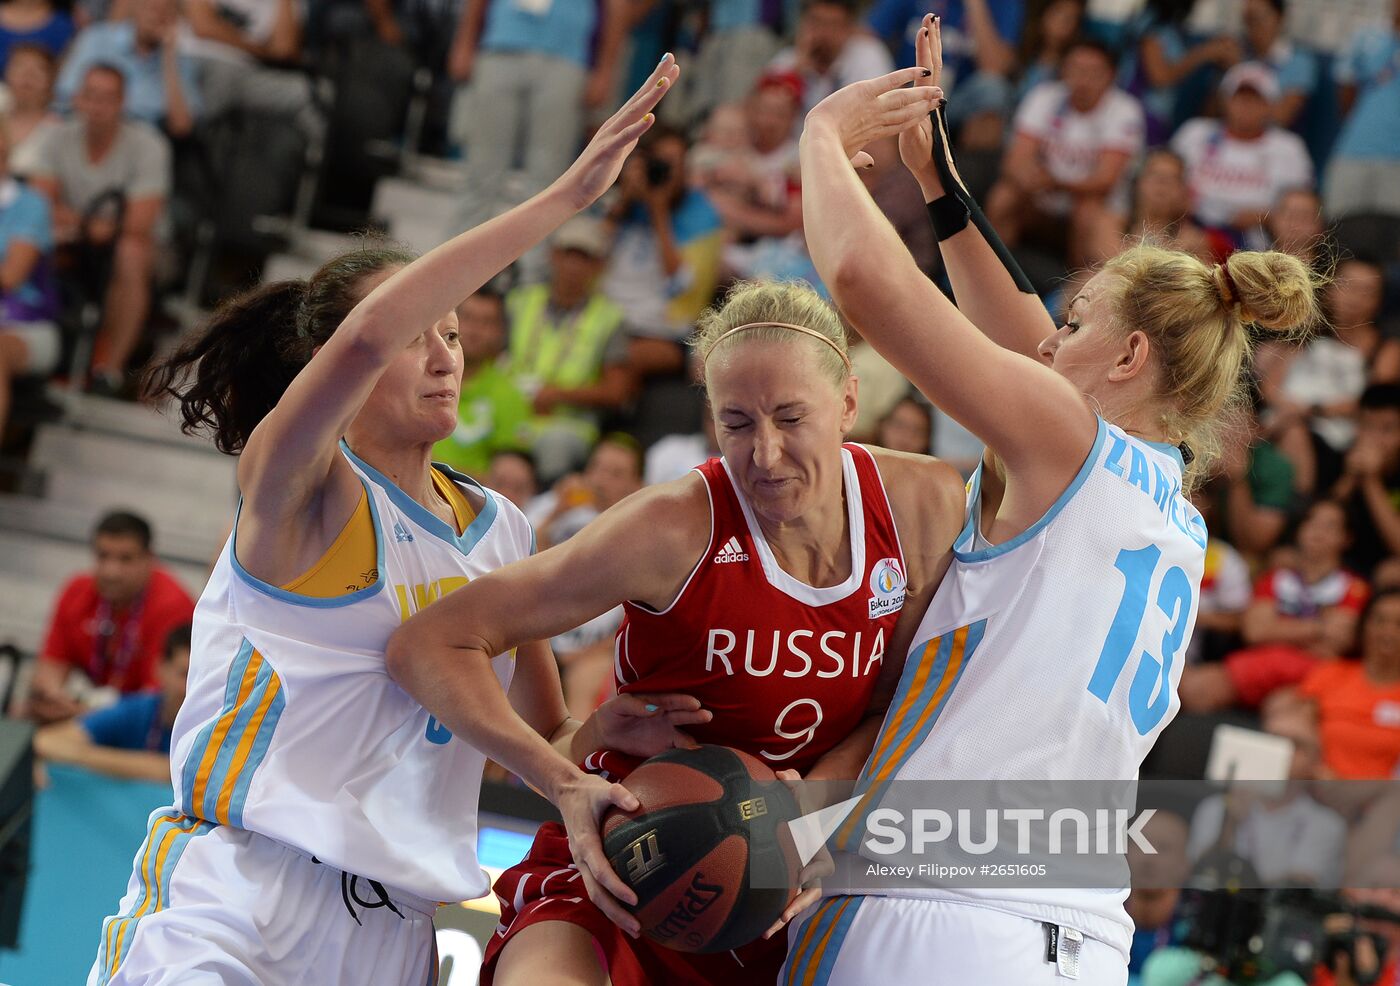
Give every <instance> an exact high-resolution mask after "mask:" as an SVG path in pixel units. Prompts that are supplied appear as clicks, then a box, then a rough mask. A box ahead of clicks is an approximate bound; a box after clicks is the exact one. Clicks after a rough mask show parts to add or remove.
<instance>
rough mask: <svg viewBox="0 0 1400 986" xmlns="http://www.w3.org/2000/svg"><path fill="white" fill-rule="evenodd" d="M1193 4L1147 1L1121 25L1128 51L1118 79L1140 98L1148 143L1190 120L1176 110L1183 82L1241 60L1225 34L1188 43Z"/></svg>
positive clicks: (1181, 0)
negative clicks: (1129, 46)
mask: <svg viewBox="0 0 1400 986" xmlns="http://www.w3.org/2000/svg"><path fill="white" fill-rule="evenodd" d="M1195 5H1196V4H1195V0H1149V2H1148V4H1147V8H1146V9H1145V10H1144V11H1143V12H1142V13H1141V14H1139V15H1137V16H1136V17H1135V18H1134V19H1133V20H1132V21H1131V22H1130V23H1129V24H1128V26H1127V30H1126V34H1127V36H1128V38H1129V39H1130V40H1131V41H1132V45H1133V50H1132V53H1131V55H1130V57H1129V59H1128V61H1127V63H1126V64H1125V66H1124V75H1125V76H1126V77H1127V78H1128V80H1129V81H1128V87H1129V89H1130V91H1133V92H1141V93H1142V103H1143V108H1144V109H1145V111H1146V114H1147V120H1148V132H1149V137H1150V140H1151V142H1152V143H1153V144H1157V143H1160V142H1162V140H1164V139H1165V138H1166V136H1167V135H1168V134H1170V133H1171V131H1172V129H1173V126H1174V124H1175V121H1176V120H1179V119H1182V118H1183V117H1184V116H1187V115H1190V114H1189V113H1183V112H1182V107H1180V106H1178V102H1179V93H1180V88H1179V87H1180V86H1181V84H1182V83H1183V82H1185V81H1186V80H1187V79H1188V78H1190V77H1191V76H1192V75H1193V74H1195V73H1196V72H1197V71H1199V70H1201V69H1203V68H1206V67H1216V68H1219V69H1221V70H1223V69H1227V68H1229V67H1230V66H1231V65H1234V64H1235V63H1236V62H1238V61H1239V60H1240V58H1241V57H1243V53H1242V52H1241V50H1240V44H1239V42H1238V41H1236V40H1235V39H1234V38H1232V37H1229V36H1228V35H1219V36H1217V37H1213V38H1207V39H1205V40H1203V41H1200V42H1195V43H1193V42H1192V41H1191V39H1190V37H1189V35H1188V33H1187V29H1186V19H1187V17H1189V16H1190V14H1191V10H1192V8H1193V7H1195Z"/></svg>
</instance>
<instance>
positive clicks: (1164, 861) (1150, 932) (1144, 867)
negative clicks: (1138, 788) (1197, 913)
mask: <svg viewBox="0 0 1400 986" xmlns="http://www.w3.org/2000/svg"><path fill="white" fill-rule="evenodd" d="M1153 807H1156V806H1153ZM1189 831H1190V830H1189V827H1188V826H1187V824H1186V819H1184V818H1182V817H1181V815H1179V814H1177V812H1175V811H1172V810H1171V809H1168V808H1156V810H1155V811H1154V812H1153V813H1152V817H1150V818H1148V819H1147V821H1146V823H1145V824H1144V825H1143V826H1142V835H1143V838H1144V840H1145V841H1146V842H1147V844H1148V845H1150V846H1152V848H1153V849H1154V850H1155V851H1154V852H1151V853H1148V852H1144V851H1143V850H1142V847H1140V846H1138V845H1137V844H1136V840H1129V842H1128V852H1127V858H1128V872H1129V873H1130V874H1131V875H1132V880H1131V885H1132V889H1131V890H1130V891H1129V892H1128V898H1127V900H1125V901H1124V902H1123V908H1124V910H1126V911H1127V912H1128V917H1129V918H1131V919H1132V922H1133V941H1132V945H1131V946H1130V949H1129V955H1128V982H1129V984H1138V983H1140V982H1141V980H1140V978H1139V977H1140V975H1141V973H1142V968H1143V965H1144V964H1145V963H1146V962H1147V960H1148V958H1149V957H1150V956H1151V955H1152V954H1153V953H1154V952H1158V951H1161V950H1163V949H1169V948H1171V947H1172V946H1173V945H1175V944H1176V941H1177V935H1178V933H1179V932H1178V930H1177V928H1176V927H1175V922H1174V921H1173V920H1172V918H1173V912H1174V911H1175V909H1176V902H1177V900H1178V899H1180V897H1181V887H1183V886H1184V885H1185V884H1186V881H1187V879H1188V878H1189V877H1190V875H1191V859H1190V857H1189V856H1187V854H1186V841H1187V837H1188V833H1189Z"/></svg>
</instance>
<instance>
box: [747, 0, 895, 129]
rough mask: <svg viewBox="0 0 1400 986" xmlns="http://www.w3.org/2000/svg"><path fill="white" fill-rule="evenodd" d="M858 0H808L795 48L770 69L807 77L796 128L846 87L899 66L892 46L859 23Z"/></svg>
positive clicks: (776, 58) (778, 59)
mask: <svg viewBox="0 0 1400 986" xmlns="http://www.w3.org/2000/svg"><path fill="white" fill-rule="evenodd" d="M862 6H863V5H862V4H860V3H858V2H857V0H806V2H805V3H804V4H803V5H802V18H801V20H799V21H798V22H797V38H796V41H795V43H794V44H793V46H792V47H791V48H786V49H784V50H783V51H780V52H778V54H777V56H776V57H775V58H774V59H773V61H772V63H771V64H770V65H769V68H770V70H773V71H779V72H785V71H792V72H796V73H797V74H798V75H799V76H800V77H801V79H802V84H803V93H802V112H801V113H800V114H799V115H798V118H797V124H796V130H797V132H798V133H799V134H800V132H801V130H802V121H803V120H804V119H805V118H806V116H807V113H808V111H809V110H811V108H812V107H813V106H816V105H817V104H818V103H820V102H821V101H822V100H823V99H825V98H826V97H827V96H830V95H831V94H832V93H833V92H835V91H836V90H837V89H840V88H841V87H842V86H847V85H850V84H851V83H852V82H859V81H861V80H862V79H873V78H875V77H877V76H881V75H886V74H888V73H890V72H893V71H894V60H893V59H892V58H891V57H890V52H889V49H888V48H886V47H885V46H884V44H883V43H882V42H880V41H879V40H878V39H877V38H875V37H874V36H873V35H871V34H869V33H867V32H865V31H864V30H862V28H861V24H860V10H861V7H862Z"/></svg>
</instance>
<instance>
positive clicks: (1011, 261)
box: [929, 100, 1037, 294]
mask: <svg viewBox="0 0 1400 986" xmlns="http://www.w3.org/2000/svg"><path fill="white" fill-rule="evenodd" d="M946 105H947V100H943V101H942V102H940V103H939V104H938V106H937V108H935V109H934V111H933V112H932V113H930V114H929V117H930V119H931V120H932V122H933V166H934V168H935V169H936V170H937V172H938V180H939V181H940V182H941V183H942V185H943V189H944V191H945V192H947V194H946V195H945V196H943V198H941V199H935V200H934V201H933V202H930V203H929V218H931V219H932V220H933V228H934V231H935V233H936V234H937V236H938V240H939V242H940V243H941V242H942V241H943V240H945V239H947V238H948V236H952V235H953V234H954V233H957V232H959V231H960V230H962V229H963V228H964V227H965V226H966V225H967V220H968V219H971V221H972V224H973V225H974V226H976V227H977V229H978V231H979V232H980V233H981V234H982V238H983V239H985V240H986V241H987V244H988V246H990V247H991V248H992V250H993V251H994V252H995V253H996V255H997V259H998V260H1000V261H1001V265H1002V266H1003V267H1005V268H1006V272H1007V273H1008V274H1010V275H1011V279H1012V280H1013V281H1015V282H1016V288H1017V289H1018V290H1019V291H1021V292H1022V293H1023V294H1036V293H1037V292H1036V290H1035V285H1033V284H1031V279H1030V278H1029V277H1027V276H1026V272H1025V271H1023V270H1021V265H1020V264H1018V263H1016V258H1015V257H1013V256H1011V251H1010V250H1008V249H1007V247H1006V244H1005V243H1003V242H1001V237H999V236H997V232H996V230H995V229H993V228H992V224H991V223H990V222H988V221H987V217H986V216H985V215H983V214H982V208H981V206H979V205H978V204H977V201H976V200H975V199H973V197H972V194H971V193H970V192H969V191H968V190H967V189H966V188H965V187H964V186H963V183H962V181H961V180H960V179H959V178H958V176H957V175H956V174H954V173H953V165H952V161H953V155H952V152H951V151H950V150H949V147H948V118H947V115H946V113H945V106H946ZM949 199H956V200H957V201H958V202H959V203H961V205H962V208H963V210H965V211H966V213H967V218H966V219H964V220H963V222H962V225H961V226H958V228H957V229H951V226H950V227H949V228H950V230H951V231H950V232H949V233H948V234H947V236H945V235H944V234H943V233H942V232H941V231H940V230H939V221H940V220H939V218H938V217H935V216H934V207H935V206H938V208H939V211H940V212H941V213H947V214H948V215H947V216H945V217H944V219H945V221H946V219H948V218H949V217H950V216H951V214H952V212H953V208H954V207H953V206H952V205H951V204H949V205H943V206H939V205H938V204H939V203H940V202H945V201H947V200H949Z"/></svg>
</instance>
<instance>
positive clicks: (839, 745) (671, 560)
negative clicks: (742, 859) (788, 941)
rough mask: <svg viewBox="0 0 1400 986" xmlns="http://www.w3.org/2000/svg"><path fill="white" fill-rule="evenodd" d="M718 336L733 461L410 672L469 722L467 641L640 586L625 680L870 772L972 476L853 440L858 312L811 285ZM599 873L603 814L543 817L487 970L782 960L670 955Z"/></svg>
mask: <svg viewBox="0 0 1400 986" xmlns="http://www.w3.org/2000/svg"><path fill="white" fill-rule="evenodd" d="M697 348H698V351H699V354H700V355H701V357H702V358H704V360H705V384H706V388H707V392H708V395H709V400H710V407H711V411H712V413H713V414H714V418H715V424H716V431H717V434H718V439H719V446H720V450H721V452H722V453H723V456H724V457H723V458H722V459H713V460H711V461H710V462H708V463H706V464H705V465H702V466H700V467H699V468H697V469H696V470H695V471H693V472H691V473H690V474H689V475H687V476H685V477H684V478H682V479H679V480H676V481H674V482H670V483H663V484H660V485H658V486H653V487H650V488H648V489H645V490H642V491H641V492H639V493H637V494H634V495H633V496H631V497H629V498H628V499H626V500H624V501H623V502H622V503H620V504H618V505H617V506H616V507H614V508H613V509H612V510H610V511H608V512H607V513H605V514H603V515H602V516H601V517H599V518H598V519H597V520H596V521H594V522H593V523H592V524H590V525H589V526H588V527H586V528H585V529H584V530H583V532H582V533H580V534H578V535H576V536H575V537H574V538H573V539H572V540H570V541H568V542H566V543H565V544H563V545H560V546H559V547H557V548H553V549H551V550H549V551H546V552H544V553H542V554H540V555H537V556H535V557H533V558H530V559H527V560H525V561H523V562H520V563H518V564H515V565H510V566H508V567H506V568H504V569H501V570H500V571H498V572H493V573H491V574H490V575H487V576H485V577H483V578H481V579H478V580H476V581H474V582H473V583H472V584H471V585H469V586H466V587H465V588H463V589H461V590H459V591H458V592H456V593H454V594H453V595H452V596H450V597H448V598H447V599H444V600H443V601H442V602H440V603H438V604H436V605H434V606H432V607H430V608H429V609H427V610H425V611H424V612H423V613H421V614H420V615H419V616H417V617H415V618H414V619H413V620H411V621H409V623H408V624H406V625H405V626H404V627H403V628H402V629H401V630H400V632H399V638H398V639H396V640H395V641H394V642H392V643H391V646H390V658H391V664H390V668H391V671H392V672H393V673H394V674H395V675H396V677H397V678H398V680H399V682H400V683H401V684H402V685H403V686H404V687H405V688H406V689H407V690H408V691H409V692H410V693H411V694H413V695H415V696H416V697H418V698H419V699H420V700H421V701H423V702H424V703H425V704H427V706H428V707H429V708H430V709H432V710H433V712H434V714H435V715H436V716H437V717H438V718H439V719H441V720H442V721H443V722H444V723H445V724H446V725H447V726H448V727H449V728H455V726H454V723H457V722H461V721H463V720H464V705H465V703H463V702H461V701H460V699H459V696H460V694H461V688H462V685H461V677H460V675H459V673H458V669H459V667H460V666H461V664H462V662H463V661H464V659H479V657H480V655H482V654H494V653H497V652H498V651H500V650H501V649H503V648H509V647H510V646H512V645H513V643H514V642H515V641H521V640H531V639H537V638H541V637H548V636H551V635H553V634H555V633H559V632H561V631H564V630H567V629H569V628H571V627H574V626H577V625H579V624H581V623H584V622H586V621H587V620H589V619H591V618H593V617H594V616H597V615H598V614H600V613H604V612H606V611H607V610H609V609H611V608H612V607H614V606H617V605H622V606H623V607H624V608H625V611H626V619H625V621H624V623H623V625H622V628H621V629H620V630H619V632H618V638H617V649H616V662H615V669H614V670H615V673H616V679H617V686H618V689H619V691H621V692H623V693H628V692H639V691H640V692H648V691H663V690H665V691H670V690H678V691H682V692H683V693H685V694H687V695H690V696H693V697H695V698H698V699H699V700H700V701H701V703H702V705H703V707H704V708H705V709H707V710H708V711H710V712H712V713H713V714H714V718H713V720H712V721H710V722H709V723H706V724H702V725H698V726H696V727H694V728H693V729H692V730H691V733H692V735H693V736H694V738H695V739H696V740H698V741H700V742H705V743H718V744H723V745H726V746H731V747H735V748H738V749H740V750H743V751H745V752H747V753H750V754H752V755H754V756H757V757H760V758H762V759H763V760H764V761H765V762H767V763H768V764H769V765H770V766H772V767H773V768H775V769H778V770H792V771H796V772H797V773H798V774H801V775H803V776H806V777H809V778H810V777H814V776H815V777H829V778H846V779H849V778H851V777H854V776H855V773H856V771H857V770H858V769H859V767H860V765H861V763H862V762H863V761H864V759H865V757H866V755H867V754H868V752H869V749H870V746H871V742H872V740H873V736H874V733H873V730H874V728H875V727H876V725H877V724H878V722H879V718H880V715H881V713H882V711H883V709H884V707H885V705H886V704H887V702H888V697H889V686H890V684H892V682H893V681H894V680H895V678H897V677H898V672H899V666H898V662H894V661H890V660H888V659H887V655H889V656H893V655H895V654H900V653H903V652H904V649H905V647H906V645H907V635H908V633H909V631H910V630H911V629H912V628H913V626H914V625H915V624H916V623H917V622H918V619H919V616H920V614H922V612H923V609H924V605H925V604H926V602H927V599H928V596H929V594H930V593H931V591H932V589H933V588H934V587H935V586H936V585H937V583H938V580H939V578H940V577H941V575H942V573H943V571H944V569H945V568H946V566H947V564H948V558H949V549H950V546H951V544H952V540H953V538H954V537H955V535H956V533H957V530H958V528H959V527H960V525H961V520H960V519H961V515H962V510H963V502H964V493H963V484H962V479H961V477H959V476H958V474H957V472H956V471H954V470H953V469H952V468H951V467H950V466H947V465H946V464H943V463H940V462H938V461H936V460H934V459H930V458H927V457H925V456H918V455H908V454H904V453H897V452H888V451H885V450H882V449H867V448H865V447H863V446H859V445H850V444H843V437H844V435H845V433H846V432H847V431H848V430H849V429H850V427H851V425H852V423H853V422H854V421H855V414H856V391H857V381H856V378H855V377H854V376H852V375H851V366H850V359H849V357H848V356H847V355H846V342H845V334H844V331H843V329H842V326H841V322H840V320H839V318H838V317H837V315H836V313H835V312H834V311H833V310H832V309H831V307H830V306H829V305H827V304H826V303H825V302H824V301H822V300H821V298H820V297H818V296H817V294H816V293H815V292H813V291H812V290H811V289H809V288H806V287H801V286H796V285H792V284H757V283H755V284H747V285H741V286H739V287H738V288H736V289H735V290H734V291H733V292H732V293H731V294H730V296H729V299H728V301H727V303H726V304H725V305H724V306H723V307H722V308H721V309H719V310H718V311H712V312H710V313H708V314H707V316H706V317H705V318H704V319H703V320H702V323H701V330H700V336H699V340H698V343H697ZM396 653H397V654H399V655H400V659H399V660H398V661H397V662H394V661H393V657H394V655H395V654H396ZM882 686H883V687H882ZM636 763H637V761H636V760H635V759H631V758H627V757H622V756H618V755H617V754H615V753H612V752H608V751H597V752H595V753H594V754H593V755H592V756H590V757H589V758H588V759H587V761H586V765H587V766H588V767H589V768H590V769H592V770H595V771H597V772H600V773H603V774H604V775H605V776H607V777H608V778H609V779H614V780H622V779H624V778H625V776H626V773H627V771H628V770H630V769H631V768H632V767H633V766H635V764H636ZM575 862H576V864H577V869H574V868H571V863H575ZM602 871H606V872H607V873H609V874H610V872H611V871H610V870H607V863H606V861H605V859H604V857H603V853H602V846H601V844H600V843H599V840H598V837H597V833H596V831H570V832H565V830H564V829H563V828H561V827H559V826H557V825H546V826H544V827H543V828H542V829H541V831H540V833H539V834H538V835H537V837H536V840H535V845H534V847H533V848H532V850H531V852H530V854H529V856H528V857H527V858H526V860H525V861H524V862H523V863H521V864H520V865H519V866H517V867H514V868H513V869H512V870H510V871H508V872H507V873H506V874H505V875H504V876H503V877H502V878H501V879H500V880H499V881H497V884H496V893H497V895H498V896H499V897H500V899H501V903H502V912H503V913H502V923H501V927H500V928H499V929H498V930H497V933H496V935H495V936H494V938H493V940H492V942H491V943H490V945H489V946H488V948H487V953H486V964H485V967H484V969H483V973H482V982H483V983H485V984H488V986H489V984H491V983H496V984H498V986H515V984H533V983H539V982H545V981H547V982H550V983H579V984H584V983H589V984H598V983H605V982H609V981H610V982H612V983H613V984H616V986H641V984H643V983H654V982H666V983H721V982H723V983H733V982H745V983H748V982H754V983H760V982H772V981H773V980H774V978H775V976H776V974H777V970H778V968H779V966H780V964H781V962H782V958H783V954H784V950H785V946H784V943H783V936H782V935H775V936H773V937H771V938H769V939H768V940H766V941H763V940H761V941H758V942H755V943H753V944H751V945H748V946H745V947H744V948H742V949H739V950H738V951H737V952H731V953H726V954H717V955H689V954H683V953H680V952H675V951H670V950H668V949H665V948H662V947H660V946H658V945H654V944H653V943H651V942H650V941H648V940H646V939H638V937H637V933H638V924H637V921H636V919H635V918H633V917H632V916H631V915H630V914H628V913H627V911H626V910H624V909H623V908H622V907H621V906H620V905H619V902H618V901H617V900H615V899H613V898H612V897H611V896H610V895H608V894H606V893H605V892H603V891H601V890H600V888H599V885H598V884H599V875H598V874H599V873H600V872H602ZM585 886H586V887H587V892H586V893H585V892H584V887H585ZM629 893H630V891H629ZM590 898H591V899H590ZM806 899H807V896H806V895H800V896H798V897H797V898H796V900H795V902H794V905H792V906H790V907H789V912H790V914H795V913H796V912H797V911H798V910H800V909H801V907H802V906H805V901H806ZM628 902H629V903H631V902H632V901H630V900H629V901H628Z"/></svg>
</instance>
